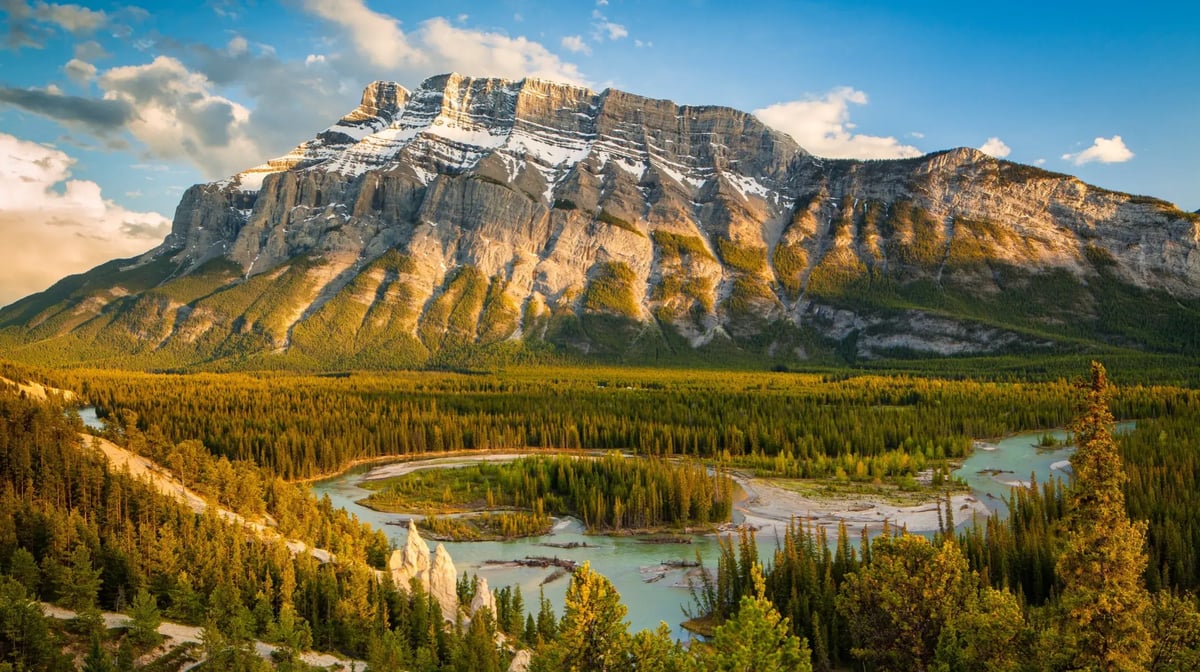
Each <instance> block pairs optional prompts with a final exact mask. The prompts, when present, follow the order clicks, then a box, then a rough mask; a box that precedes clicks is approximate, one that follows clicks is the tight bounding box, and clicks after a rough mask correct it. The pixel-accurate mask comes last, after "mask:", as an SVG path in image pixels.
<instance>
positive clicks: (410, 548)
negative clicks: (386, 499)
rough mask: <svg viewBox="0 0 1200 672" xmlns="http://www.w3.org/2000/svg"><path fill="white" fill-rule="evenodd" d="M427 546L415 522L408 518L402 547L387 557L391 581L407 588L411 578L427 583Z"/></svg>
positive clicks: (428, 564)
mask: <svg viewBox="0 0 1200 672" xmlns="http://www.w3.org/2000/svg"><path fill="white" fill-rule="evenodd" d="M430 566H431V563H430V561H429V546H427V545H426V544H425V540H424V539H422V538H421V534H420V533H419V532H417V524H416V523H415V522H414V521H413V519H411V518H409V520H408V539H407V540H405V542H404V548H402V549H397V550H395V551H392V556H391V557H390V558H389V559H388V570H389V571H390V572H391V573H392V581H393V582H394V583H395V584H396V585H397V586H399V587H401V588H407V587H408V584H409V582H410V581H411V580H412V579H419V580H420V581H421V583H423V584H424V585H426V586H428V585H429V568H430Z"/></svg>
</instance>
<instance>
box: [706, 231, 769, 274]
mask: <svg viewBox="0 0 1200 672" xmlns="http://www.w3.org/2000/svg"><path fill="white" fill-rule="evenodd" d="M717 252H718V253H719V254H720V255H721V261H724V262H725V265H726V266H729V267H730V268H733V269H734V270H738V271H741V272H743V273H758V272H760V271H762V270H763V269H764V268H766V267H767V249H766V248H765V247H755V246H748V245H739V244H738V243H735V242H733V241H732V240H729V239H728V238H717Z"/></svg>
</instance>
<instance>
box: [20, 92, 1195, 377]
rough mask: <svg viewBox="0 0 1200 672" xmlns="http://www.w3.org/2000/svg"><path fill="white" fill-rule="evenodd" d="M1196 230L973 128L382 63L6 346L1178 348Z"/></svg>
mask: <svg viewBox="0 0 1200 672" xmlns="http://www.w3.org/2000/svg"><path fill="white" fill-rule="evenodd" d="M1198 246H1200V215H1197V214H1194V213H1184V212H1182V211H1180V210H1178V209H1177V208H1175V207H1174V206H1172V205H1171V204H1169V203H1166V202H1164V201H1160V200H1157V199H1153V198H1146V197H1140V196H1130V195H1127V194H1120V193H1115V192H1111V191H1107V190H1104V189H1100V188H1097V187H1093V186H1089V185H1087V184H1084V183H1083V182H1081V181H1079V180H1078V179H1075V178H1073V177H1070V176H1067V175H1060V174H1055V173H1049V172H1046V171H1043V170H1040V169H1037V168H1033V167H1030V166H1025V165H1021V164H1016V163H1011V162H1007V161H1002V160H997V159H994V158H991V157H989V156H987V155H985V154H982V153H981V152H978V151H976V150H972V149H954V150H950V151H944V152H937V153H933V154H929V155H927V156H924V157H920V158H915V159H904V160H896V161H865V162H864V161H850V160H829V159H822V158H820V157H816V156H813V155H811V154H809V153H807V152H806V151H804V149H803V148H801V147H799V146H798V145H797V144H796V143H795V142H794V141H793V140H792V139H791V138H790V137H788V136H787V135H785V134H783V133H780V132H778V131H775V130H773V129H771V128H769V127H767V126H766V125H764V124H763V123H762V122H761V121H759V120H758V119H757V118H755V117H754V116H753V115H751V114H748V113H745V112H740V111H737V110H734V109H730V108H725V107H713V106H701V107H690V106H680V105H676V104H675V103H672V102H670V101H666V100H654V99H650V98H644V97H640V96H635V95H632V94H628V93H624V92H621V91H617V90H614V89H607V90H605V91H601V92H595V91H591V90H589V89H586V88H582V87H578V86H571V85H565V84H557V83H554V82H548V81H543V80H538V79H524V80H519V81H510V80H502V79H483V78H470V77H464V76H461V75H457V74H449V75H442V76H438V77H433V78H430V79H428V80H426V81H425V82H423V83H422V84H421V85H420V86H419V87H418V88H417V89H416V90H415V91H409V90H407V89H405V88H404V87H402V86H400V85H399V84H396V83H393V82H374V83H372V84H370V85H369V86H367V88H366V90H365V91H364V92H363V96H362V102H361V104H360V105H359V106H358V107H357V108H355V109H354V110H353V111H351V112H350V113H349V114H347V115H346V116H344V117H342V118H341V119H340V120H338V122H337V123H336V124H334V125H333V126H331V127H329V128H328V129H326V130H324V131H322V132H320V133H318V134H317V136H316V137H315V138H313V139H312V140H309V141H307V142H304V143H302V144H300V145H299V146H297V147H296V148H295V149H294V150H292V151H291V152H289V153H288V154H286V155H285V156H282V157H279V158H277V159H273V160H271V161H268V162H267V163H265V164H263V165H260V166H256V167H254V168H250V169H249V170H246V171H244V172H242V173H239V174H237V175H234V176H232V177H230V178H228V179H225V180H221V181H218V182H213V183H210V184H202V185H197V186H194V187H192V188H191V189H189V190H188V191H187V192H186V193H185V194H184V196H183V199H182V201H181V202H180V204H179V207H178V209H177V210H176V213H175V219H174V224H173V227H172V232H171V234H170V235H169V236H168V237H167V238H166V240H165V241H164V242H163V244H162V245H161V246H159V247H158V248H156V249H154V250H152V251H151V252H148V253H147V254H145V255H143V256H142V257H140V258H137V259H131V260H117V261H114V262H110V263H108V264H105V265H102V266H99V267H97V268H96V269H93V270H92V271H89V272H88V273H85V274H82V275H78V276H72V277H69V278H66V279H64V280H62V281H60V282H59V283H58V284H56V285H55V286H54V287H51V288H50V289H49V290H47V291H45V292H42V293H40V294H36V295H33V296H30V297H27V298H25V299H22V300H21V301H18V302H17V303H14V304H12V305H11V306H9V307H7V308H5V309H4V310H3V311H0V347H3V348H4V351H6V352H7V353H9V354H11V356H14V357H18V358H28V359H43V360H44V359H47V358H48V359H51V360H53V361H63V362H68V361H84V360H89V359H93V358H97V357H103V358H107V359H109V361H116V362H118V363H123V364H126V365H129V366H139V367H176V366H214V365H215V366H231V365H238V364H239V363H246V365H252V364H253V363H254V362H262V361H266V360H271V359H274V358H280V359H282V360H285V361H288V362H292V363H294V364H296V365H301V366H307V367H316V368H341V367H359V366H367V367H393V366H397V367H400V366H404V367H406V366H422V365H429V364H435V365H437V364H441V365H457V364H463V363H466V362H470V361H478V358H480V357H486V356H505V357H508V356H512V355H514V354H517V353H520V352H528V351H531V350H532V351H539V352H540V351H547V350H557V351H559V352H566V353H576V354H582V355H589V356H599V357H603V358H609V359H612V358H616V359H622V360H627V361H654V360H656V359H657V360H659V361H662V360H663V359H664V358H665V359H669V360H674V361H690V360H692V359H693V358H699V357H703V356H704V355H706V354H720V355H721V356H726V355H729V354H732V353H739V354H743V355H746V356H752V357H762V358H771V359H773V360H783V361H787V360H800V359H807V358H814V357H815V358H825V359H832V358H835V357H840V358H843V359H855V358H860V357H881V356H895V355H906V356H908V355H912V354H921V353H925V354H963V353H990V352H998V351H1013V350H1025V349H1031V348H1032V349H1038V350H1043V349H1061V348H1069V349H1072V348H1086V347H1093V346H1095V345H1098V344H1105V345H1117V346H1121V347H1134V348H1143V349H1152V350H1162V351H1176V352H1186V351H1188V349H1189V348H1194V347H1195V346H1196V345H1198V343H1197V342H1196V341H1197V339H1198V338H1200V336H1198V334H1200V252H1198V251H1197V247H1198ZM112 358H118V359H115V360H114V359H112ZM247 359H248V360H249V362H246V360H247Z"/></svg>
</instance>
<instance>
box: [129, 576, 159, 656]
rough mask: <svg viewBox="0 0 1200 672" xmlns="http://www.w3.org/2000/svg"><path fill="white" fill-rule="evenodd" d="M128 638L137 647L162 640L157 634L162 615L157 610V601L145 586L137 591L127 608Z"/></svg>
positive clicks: (154, 643) (152, 644) (155, 643)
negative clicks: (131, 603) (128, 620)
mask: <svg viewBox="0 0 1200 672" xmlns="http://www.w3.org/2000/svg"><path fill="white" fill-rule="evenodd" d="M129 618H130V622H129V635H128V637H129V639H130V640H132V641H133V643H134V644H136V645H138V646H139V647H143V648H149V647H152V646H155V645H157V644H158V642H159V641H160V640H162V635H160V634H158V626H159V625H160V624H162V615H161V614H160V613H159V611H158V603H157V602H156V601H155V599H154V596H153V595H151V594H150V592H149V591H147V590H146V589H145V588H143V589H141V590H139V591H138V593H137V595H135V596H134V598H133V605H132V606H131V607H130V609H129Z"/></svg>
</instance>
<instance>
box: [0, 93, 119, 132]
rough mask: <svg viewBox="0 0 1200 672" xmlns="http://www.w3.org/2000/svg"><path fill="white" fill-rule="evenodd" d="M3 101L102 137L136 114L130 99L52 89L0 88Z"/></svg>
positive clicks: (0, 100)
mask: <svg viewBox="0 0 1200 672" xmlns="http://www.w3.org/2000/svg"><path fill="white" fill-rule="evenodd" d="M0 103H7V104H8V105H12V106H14V107H19V108H21V109H23V110H27V111H29V112H33V113H35V114H40V115H42V116H45V117H50V118H51V119H56V120H58V121H61V122H63V123H65V124H67V125H69V126H82V127H84V128H86V129H87V130H88V131H90V132H92V133H94V134H96V135H101V136H107V135H109V134H111V133H114V132H116V131H117V130H119V129H120V128H121V127H123V126H124V125H125V124H126V123H128V122H129V121H130V120H132V119H133V118H134V117H136V114H135V112H134V110H133V107H132V106H131V105H129V103H128V102H126V101H122V100H97V99H95V98H81V97H79V96H66V95H63V94H62V92H61V91H58V90H57V89H50V88H47V89H14V88H9V87H0Z"/></svg>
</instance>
